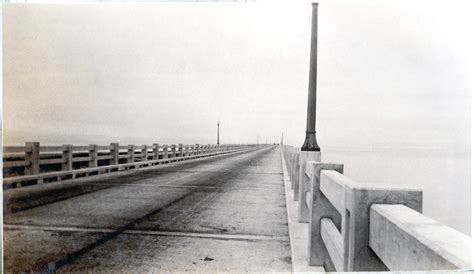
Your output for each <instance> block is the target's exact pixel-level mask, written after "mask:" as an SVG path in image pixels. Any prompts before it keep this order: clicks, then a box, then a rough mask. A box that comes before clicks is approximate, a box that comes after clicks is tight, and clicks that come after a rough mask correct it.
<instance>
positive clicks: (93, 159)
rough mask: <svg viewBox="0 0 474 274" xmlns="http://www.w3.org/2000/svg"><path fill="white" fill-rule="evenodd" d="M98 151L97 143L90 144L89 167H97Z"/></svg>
mask: <svg viewBox="0 0 474 274" xmlns="http://www.w3.org/2000/svg"><path fill="white" fill-rule="evenodd" d="M98 153H99V152H98V149H97V145H89V157H90V159H89V167H97V162H98V161H97V156H98Z"/></svg>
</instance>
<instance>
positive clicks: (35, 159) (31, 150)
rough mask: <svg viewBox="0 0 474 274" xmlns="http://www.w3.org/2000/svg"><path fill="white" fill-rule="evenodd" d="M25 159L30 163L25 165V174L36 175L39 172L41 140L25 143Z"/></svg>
mask: <svg viewBox="0 0 474 274" xmlns="http://www.w3.org/2000/svg"><path fill="white" fill-rule="evenodd" d="M25 147H26V152H25V161H26V162H28V165H27V166H26V167H25V175H34V174H38V173H39V150H40V143H39V142H26V143H25Z"/></svg>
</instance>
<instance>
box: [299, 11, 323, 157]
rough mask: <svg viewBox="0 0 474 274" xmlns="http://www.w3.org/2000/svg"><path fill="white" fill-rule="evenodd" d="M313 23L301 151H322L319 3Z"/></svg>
mask: <svg viewBox="0 0 474 274" xmlns="http://www.w3.org/2000/svg"><path fill="white" fill-rule="evenodd" d="M312 6H313V17H312V23H311V47H310V61H309V85H308V112H307V115H306V138H305V140H304V144H303V146H302V147H301V151H320V150H321V149H320V148H319V146H318V143H317V142H316V88H317V80H318V78H317V65H318V52H317V51H318V3H313V4H312Z"/></svg>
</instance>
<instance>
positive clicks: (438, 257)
mask: <svg viewBox="0 0 474 274" xmlns="http://www.w3.org/2000/svg"><path fill="white" fill-rule="evenodd" d="M304 153H307V152H304ZM302 154H303V153H302V152H300V151H298V149H295V148H292V147H288V146H284V147H283V155H284V158H285V162H286V165H287V169H288V172H289V177H290V180H291V187H292V189H293V190H294V193H293V195H294V197H295V201H297V202H298V203H299V207H298V209H299V210H298V214H299V216H298V220H299V221H300V222H306V220H308V221H309V233H308V244H309V248H308V252H309V254H308V258H309V259H308V264H309V265H314V266H324V267H325V269H326V270H327V271H383V270H392V271H399V270H446V269H470V268H471V267H472V266H471V261H470V258H471V238H470V237H468V236H466V235H464V234H462V233H460V232H458V231H456V230H454V229H452V228H449V227H448V226H445V225H442V224H440V223H438V222H436V221H434V220H432V219H430V218H428V217H426V216H425V215H423V214H421V210H422V191H421V190H419V189H416V188H410V187H400V186H390V185H378V184H376V185H374V184H372V185H370V184H366V183H359V182H355V181H353V180H351V179H350V178H348V177H347V176H344V175H343V174H342V173H343V165H342V164H334V163H324V162H321V161H306V162H305V163H304V170H303V169H302V163H301V161H299V159H301V158H302V157H304V158H310V157H308V155H302ZM319 157H320V156H319ZM296 197H298V198H296ZM302 204H304V206H303V205H302ZM305 207H307V208H308V209H309V210H305Z"/></svg>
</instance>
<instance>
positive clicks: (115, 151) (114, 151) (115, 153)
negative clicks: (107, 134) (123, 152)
mask: <svg viewBox="0 0 474 274" xmlns="http://www.w3.org/2000/svg"><path fill="white" fill-rule="evenodd" d="M110 155H111V156H112V159H111V160H110V164H111V165H118V164H119V144H118V143H110Z"/></svg>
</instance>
